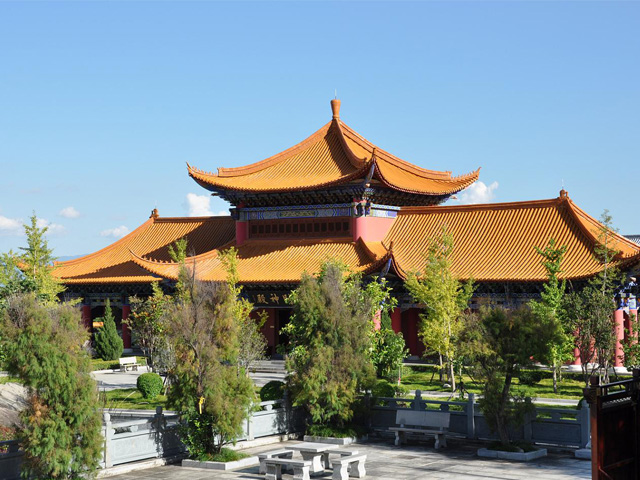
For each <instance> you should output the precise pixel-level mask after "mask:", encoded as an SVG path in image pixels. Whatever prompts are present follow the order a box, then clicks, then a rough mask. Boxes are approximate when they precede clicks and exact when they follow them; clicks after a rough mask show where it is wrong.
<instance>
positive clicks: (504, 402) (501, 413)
mask: <svg viewBox="0 0 640 480" xmlns="http://www.w3.org/2000/svg"><path fill="white" fill-rule="evenodd" d="M512 379H513V368H512V367H510V368H509V369H507V373H506V375H505V377H504V386H503V387H502V395H501V396H500V408H499V409H498V414H497V418H496V427H497V429H498V436H499V437H500V443H502V444H503V445H510V444H511V441H510V440H509V430H508V427H509V425H507V422H506V418H505V417H506V414H505V412H506V409H507V407H508V405H509V391H510V390H511V381H512Z"/></svg>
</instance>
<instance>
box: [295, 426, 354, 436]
mask: <svg viewBox="0 0 640 480" xmlns="http://www.w3.org/2000/svg"><path fill="white" fill-rule="evenodd" d="M364 432H365V430H364V429H363V428H362V427H358V426H356V425H346V426H344V427H333V426H329V425H309V427H308V428H307V435H313V436H314V437H333V438H352V437H355V438H357V437H359V436H361V435H362V434H363V433H364Z"/></svg>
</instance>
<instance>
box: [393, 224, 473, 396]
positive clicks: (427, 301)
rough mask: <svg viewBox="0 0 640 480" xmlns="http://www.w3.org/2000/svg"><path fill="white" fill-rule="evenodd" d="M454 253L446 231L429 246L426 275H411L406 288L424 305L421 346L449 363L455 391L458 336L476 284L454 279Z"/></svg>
mask: <svg viewBox="0 0 640 480" xmlns="http://www.w3.org/2000/svg"><path fill="white" fill-rule="evenodd" d="M452 253H453V237H452V236H451V235H450V234H448V233H447V232H446V230H443V232H442V235H441V236H440V237H439V238H436V239H433V240H432V241H431V242H430V244H429V248H428V250H427V258H426V265H425V268H424V271H423V272H411V273H410V274H409V276H408V278H407V281H406V282H405V286H406V287H407V290H409V293H411V295H412V296H413V298H414V299H415V300H416V302H418V303H420V304H422V305H424V313H422V314H421V315H420V317H421V319H422V322H421V323H420V329H419V335H420V337H421V339H422V342H423V343H424V344H425V346H426V347H427V348H428V349H431V351H434V352H437V353H438V354H439V355H441V356H442V357H444V359H445V360H446V361H447V363H448V365H449V369H448V371H449V381H450V382H451V389H452V390H455V389H456V382H455V372H454V363H455V362H456V360H457V357H458V351H457V350H458V349H457V345H458V336H459V335H460V332H461V331H462V328H463V322H462V315H463V313H464V311H465V310H466V309H467V308H468V307H469V300H470V299H471V296H472V295H473V282H472V281H471V280H470V281H468V282H464V283H462V282H460V281H459V280H458V279H457V278H456V277H455V276H454V275H453V273H452V272H451V256H452Z"/></svg>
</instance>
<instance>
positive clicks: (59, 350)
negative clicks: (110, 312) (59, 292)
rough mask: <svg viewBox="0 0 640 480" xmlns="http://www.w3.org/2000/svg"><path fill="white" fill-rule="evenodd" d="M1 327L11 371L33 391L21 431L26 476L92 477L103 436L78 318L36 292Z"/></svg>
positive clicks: (1, 319) (11, 308)
mask: <svg viewBox="0 0 640 480" xmlns="http://www.w3.org/2000/svg"><path fill="white" fill-rule="evenodd" d="M0 329H1V330H2V332H3V334H2V347H3V348H4V351H5V353H6V355H7V360H6V368H7V370H8V371H9V373H10V374H11V375H15V376H17V377H19V378H20V379H21V380H22V382H23V383H24V385H25V387H27V393H28V399H27V407H26V408H25V409H24V410H23V411H22V412H20V420H21V424H22V425H21V428H20V429H19V430H18V440H19V442H20V445H21V446H22V448H23V449H24V452H25V454H24V465H23V467H22V470H23V472H22V474H23V476H24V478H53V479H58V478H73V479H77V478H88V477H93V476H94V475H95V473H96V468H97V466H98V460H99V458H100V453H101V448H102V443H103V438H102V434H101V432H100V429H101V421H100V413H99V410H98V408H97V406H98V399H97V390H96V384H95V381H94V380H93V378H92V377H91V366H90V359H89V355H88V354H87V352H86V351H85V350H84V349H83V348H82V346H83V344H84V343H85V341H86V340H87V332H86V330H85V329H84V326H83V324H82V321H81V319H80V315H79V312H78V311H77V309H74V308H72V307H71V306H68V305H65V306H58V305H55V306H44V305H42V304H39V303H38V302H37V300H36V297H35V294H33V293H30V294H20V295H14V296H11V297H9V298H8V301H7V307H6V308H5V310H4V311H3V312H2V314H0Z"/></svg>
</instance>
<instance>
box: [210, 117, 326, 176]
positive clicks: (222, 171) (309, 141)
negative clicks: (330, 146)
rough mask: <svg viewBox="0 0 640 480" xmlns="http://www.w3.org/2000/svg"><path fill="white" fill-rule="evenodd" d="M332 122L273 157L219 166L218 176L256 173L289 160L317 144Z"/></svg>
mask: <svg viewBox="0 0 640 480" xmlns="http://www.w3.org/2000/svg"><path fill="white" fill-rule="evenodd" d="M332 124H333V121H330V122H328V123H327V124H325V125H323V126H322V127H321V128H320V129H319V130H317V131H315V132H314V133H312V134H311V135H309V136H308V137H307V138H305V139H304V140H302V141H301V142H300V143H298V144H296V145H294V146H293V147H289V148H287V149H286V150H283V151H282V152H280V153H276V154H275V155H272V156H271V157H268V158H265V159H264V160H260V161H258V162H255V163H251V164H249V165H244V166H242V167H228V168H223V167H220V168H218V174H217V176H218V177H239V176H242V175H248V174H250V173H255V172H258V171H260V170H263V169H265V168H268V167H271V166H273V165H276V164H277V163H280V162H282V161H284V160H287V159H288V158H289V157H290V156H292V155H295V154H296V153H298V152H299V151H300V150H304V149H306V148H308V147H309V146H311V145H313V144H315V143H316V142H318V141H320V140H321V139H322V138H324V136H325V135H326V134H327V133H328V132H329V129H330V128H331V125H332Z"/></svg>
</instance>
